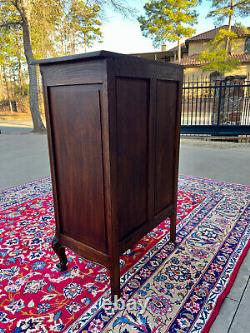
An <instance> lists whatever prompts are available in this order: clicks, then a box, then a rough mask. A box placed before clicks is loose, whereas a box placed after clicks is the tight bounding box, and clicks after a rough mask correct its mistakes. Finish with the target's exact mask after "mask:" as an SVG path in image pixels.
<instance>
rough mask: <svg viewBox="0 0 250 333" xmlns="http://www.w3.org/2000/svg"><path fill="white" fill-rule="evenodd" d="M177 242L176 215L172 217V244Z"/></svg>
mask: <svg viewBox="0 0 250 333" xmlns="http://www.w3.org/2000/svg"><path fill="white" fill-rule="evenodd" d="M175 241H176V213H175V214H173V215H172V216H170V242H171V243H175Z"/></svg>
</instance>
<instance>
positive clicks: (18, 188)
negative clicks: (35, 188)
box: [0, 175, 51, 194]
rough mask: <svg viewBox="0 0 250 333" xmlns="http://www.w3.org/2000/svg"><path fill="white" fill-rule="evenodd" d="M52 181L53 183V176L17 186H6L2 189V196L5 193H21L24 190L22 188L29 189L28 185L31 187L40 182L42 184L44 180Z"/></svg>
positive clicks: (0, 192) (0, 191)
mask: <svg viewBox="0 0 250 333" xmlns="http://www.w3.org/2000/svg"><path fill="white" fill-rule="evenodd" d="M46 179H48V180H50V181H51V176H50V175H49V176H43V177H40V178H36V179H33V180H30V181H27V182H25V183H22V184H17V185H11V186H4V187H2V188H0V194H2V193H3V192H10V191H15V190H16V191H19V190H21V189H22V187H27V186H28V185H31V184H33V183H39V182H42V181H44V180H46Z"/></svg>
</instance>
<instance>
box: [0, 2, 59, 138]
mask: <svg viewBox="0 0 250 333" xmlns="http://www.w3.org/2000/svg"><path fill="white" fill-rule="evenodd" d="M38 2H39V4H40V5H44V6H43V9H44V10H45V11H46V9H47V11H49V12H50V13H51V10H52V9H55V7H57V8H59V7H58V6H59V4H60V3H59V0H58V1H53V0H49V1H43V3H42V0H38V1H37V0H5V1H0V27H1V28H5V29H6V28H8V29H10V28H12V29H16V31H19V30H21V31H22V39H23V48H24V54H25V58H26V62H27V67H28V74H29V97H30V98H29V103H30V111H31V116H32V120H33V126H34V131H36V132H37V131H43V130H44V129H45V127H44V124H43V122H42V118H41V115H40V113H39V99H38V74H37V68H36V66H34V65H31V63H32V61H33V60H34V50H33V44H34V43H32V34H35V33H38V36H39V37H38V38H37V39H38V40H42V39H41V32H43V40H48V37H46V36H48V34H47V35H46V33H47V32H45V29H41V25H44V28H46V27H47V24H46V23H47V22H50V21H49V20H51V15H44V20H41V16H37V15H36V13H37V11H38V8H40V7H37V5H38ZM45 3H46V5H45ZM34 22H35V23H36V24H33V23H34ZM39 31H40V34H39Z"/></svg>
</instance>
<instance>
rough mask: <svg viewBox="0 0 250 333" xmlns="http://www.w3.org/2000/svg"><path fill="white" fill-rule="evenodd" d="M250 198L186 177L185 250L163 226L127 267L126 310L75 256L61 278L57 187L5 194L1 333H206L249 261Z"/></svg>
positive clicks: (0, 215)
mask: <svg viewBox="0 0 250 333" xmlns="http://www.w3.org/2000/svg"><path fill="white" fill-rule="evenodd" d="M249 190H250V188H249V187H247V186H243V185H237V184H227V183H219V182H215V181H212V180H208V179H201V178H192V177H181V178H180V182H179V197H178V226H177V230H178V233H177V244H176V246H175V247H174V246H173V245H171V244H170V243H169V242H168V241H169V232H168V231H169V221H168V220H166V221H163V222H162V223H161V224H160V225H159V226H158V227H157V228H156V229H154V230H152V232H150V233H149V234H148V235H147V236H146V237H144V238H143V239H142V240H141V241H140V242H139V243H138V244H137V245H136V246H135V247H134V248H132V249H131V250H129V251H127V252H126V253H125V254H124V255H123V256H122V257H121V260H120V264H121V271H122V278H121V283H122V295H123V301H122V302H120V303H117V304H116V307H115V308H114V307H111V306H109V304H108V300H109V296H110V289H109V275H108V272H107V270H106V269H105V268H103V267H101V266H100V265H97V264H95V263H93V262H90V261H87V260H85V259H83V258H80V257H78V256H76V255H75V254H74V253H73V252H71V251H68V260H69V265H68V266H69V270H68V271H67V272H64V273H59V272H57V270H56V268H55V264H56V263H57V261H58V259H57V256H56V255H55V254H54V252H53V250H52V248H51V241H52V237H53V234H54V224H55V223H54V215H53V201H52V195H51V185H50V181H49V179H43V180H40V181H36V182H33V183H30V184H26V185H23V186H19V187H16V188H13V189H8V190H5V191H2V192H1V193H0V209H1V210H0V333H3V332H6V333H7V332H8V333H9V332H12V333H22V332H31V333H32V332H39V333H44V332H68V333H72V332H92V333H97V332H120V333H132V332H133V333H137V332H138V333H143V332H147V333H150V332H157V333H158V332H159V333H160V332H171V333H173V332H175V333H185V332H193V333H198V332H208V330H209V328H210V326H211V324H212V323H213V321H214V319H215V318H216V315H217V314H218V311H219V308H220V305H221V303H222V301H223V299H224V298H225V297H226V295H227V294H228V292H229V290H230V288H231V286H232V284H233V281H234V279H235V277H236V274H237V271H238V269H239V267H240V264H241V262H242V260H243V258H244V256H245V255H246V254H247V250H248V248H249V245H250V242H249V235H250V200H249V199H250V191H249Z"/></svg>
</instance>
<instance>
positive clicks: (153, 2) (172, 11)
mask: <svg viewBox="0 0 250 333" xmlns="http://www.w3.org/2000/svg"><path fill="white" fill-rule="evenodd" d="M197 4H198V1H196V0H150V1H149V2H147V3H146V4H145V6H144V9H145V12H146V15H145V16H140V17H139V18H138V21H139V23H140V28H141V30H142V33H143V35H144V36H145V37H150V38H151V39H152V40H153V44H154V46H159V45H160V44H161V43H164V42H166V41H170V42H173V41H180V40H181V38H183V37H189V36H191V35H192V34H193V33H194V32H195V29H194V28H193V27H192V26H193V25H194V24H195V23H196V22H197V13H196V11H195V9H194V8H195V7H196V6H197Z"/></svg>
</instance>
